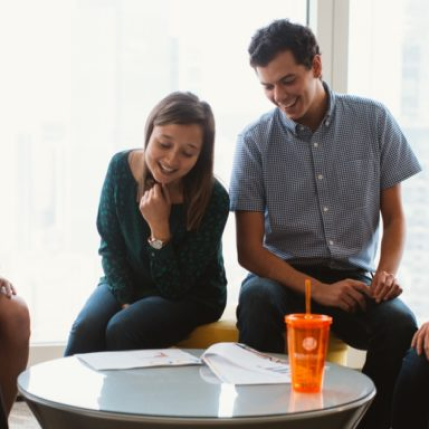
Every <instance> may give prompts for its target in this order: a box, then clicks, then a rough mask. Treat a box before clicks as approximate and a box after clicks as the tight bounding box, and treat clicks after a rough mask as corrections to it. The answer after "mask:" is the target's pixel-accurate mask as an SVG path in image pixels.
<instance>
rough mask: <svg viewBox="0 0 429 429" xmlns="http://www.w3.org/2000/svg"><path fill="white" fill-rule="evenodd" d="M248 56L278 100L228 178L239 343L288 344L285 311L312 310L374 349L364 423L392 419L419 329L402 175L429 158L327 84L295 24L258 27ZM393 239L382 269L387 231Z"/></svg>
mask: <svg viewBox="0 0 429 429" xmlns="http://www.w3.org/2000/svg"><path fill="white" fill-rule="evenodd" d="M249 54H250V64H251V66H252V67H253V68H254V70H255V72H256V76H257V78H258V80H259V82H260V84H261V85H262V88H263V90H264V92H265V95H266V96H267V97H268V99H269V100H270V101H272V102H273V104H275V106H276V108H275V109H274V110H273V111H271V112H268V113H266V114H265V115H263V116H262V117H261V118H259V120H258V121H256V122H255V123H253V124H251V125H249V126H248V127H247V128H246V129H245V130H244V131H243V132H242V134H241V135H240V136H239V139H238V142H237V148H236V154H235V161H234V167H233V172H232V178H231V184H230V198H231V210H232V211H235V212H236V222H237V250H238V258H239V262H240V264H241V265H242V266H243V267H244V268H246V269H247V270H248V271H249V275H248V277H247V278H246V279H245V280H244V281H243V284H242V286H241V290H240V296H239V305H238V309H237V317H238V323H237V325H238V328H239V330H240V337H239V341H240V342H243V343H246V344H248V345H250V346H252V347H254V348H256V349H259V350H262V351H270V352H283V351H284V348H285V341H284V333H285V325H284V315H285V314H289V313H295V312H303V311H304V306H305V300H304V288H305V286H304V285H305V279H306V278H310V279H311V282H312V298H313V303H312V309H313V312H315V313H323V314H328V315H331V316H332V317H333V325H332V331H333V332H335V333H336V335H337V336H338V337H340V338H342V339H343V340H344V341H345V342H347V343H348V344H350V345H351V346H353V347H356V348H359V349H365V350H368V353H367V359H366V362H365V365H364V367H363V372H364V373H366V374H367V375H368V376H370V377H371V378H372V380H373V381H374V383H375V385H376V387H377V392H378V393H377V396H376V399H375V400H374V402H373V404H372V406H371V408H370V410H369V411H368V413H367V414H366V416H365V417H364V419H363V421H362V422H361V426H360V427H362V428H363V427H364V428H374V429H375V428H376V429H383V428H389V427H390V406H391V399H392V390H393V386H394V382H395V379H396V376H397V373H398V371H399V368H400V365H401V360H402V357H403V355H404V354H405V351H406V350H407V349H408V347H409V344H410V341H411V338H412V336H413V334H414V332H415V331H416V329H417V326H416V322H415V318H414V316H413V314H412V313H411V311H410V310H409V309H408V308H407V307H406V306H405V305H404V303H402V302H401V301H400V300H399V299H398V298H397V297H398V296H399V295H400V294H401V292H402V288H401V286H400V285H399V283H398V280H397V279H396V272H397V270H398V266H399V263H400V259H401V255H402V250H403V246H404V238H405V219H404V214H403V211H402V203H401V193H400V183H401V181H403V180H405V179H406V178H408V177H410V176H412V175H414V174H416V173H417V172H419V171H420V169H421V168H420V165H419V163H418V161H417V159H416V157H415V156H414V154H413V152H412V150H411V148H410V147H409V145H408V143H407V141H406V139H405V137H404V135H403V134H402V132H401V130H400V129H399V126H398V124H397V123H396V121H395V120H394V118H393V117H392V116H391V114H390V113H389V112H388V111H387V109H386V108H384V106H382V105H381V104H380V103H377V102H375V101H372V100H368V99H363V98H358V97H354V96H349V95H338V94H335V93H333V92H332V91H331V89H330V88H329V87H328V86H327V85H326V83H324V82H323V80H322V59H321V54H320V50H319V46H318V44H317V41H316V40H315V37H314V35H313V33H312V32H311V31H310V30H309V29H308V28H306V27H304V26H301V25H297V24H293V23H291V22H289V21H288V20H277V21H274V22H272V23H271V24H270V25H268V26H267V27H265V28H261V29H260V30H258V31H257V32H256V33H255V35H254V37H253V38H252V41H251V43H250V46H249ZM380 214H381V217H382V225H383V236H382V241H381V249H380V258H379V261H378V264H377V266H375V263H374V259H375V255H376V251H377V248H378V231H379V226H380Z"/></svg>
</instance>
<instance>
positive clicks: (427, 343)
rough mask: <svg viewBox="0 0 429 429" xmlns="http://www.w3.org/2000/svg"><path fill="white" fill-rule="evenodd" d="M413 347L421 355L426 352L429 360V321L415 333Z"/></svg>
mask: <svg viewBox="0 0 429 429" xmlns="http://www.w3.org/2000/svg"><path fill="white" fill-rule="evenodd" d="M411 347H414V348H415V349H416V351H417V353H418V354H419V355H421V354H422V353H424V354H425V355H426V358H427V359H428V360H429V322H426V323H424V324H423V325H422V326H421V327H420V329H419V330H418V331H417V332H416V333H415V334H414V337H413V339H412V341H411Z"/></svg>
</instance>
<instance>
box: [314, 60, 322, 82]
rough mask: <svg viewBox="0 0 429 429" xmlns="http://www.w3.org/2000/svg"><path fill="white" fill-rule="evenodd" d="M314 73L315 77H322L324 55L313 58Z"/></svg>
mask: <svg viewBox="0 0 429 429" xmlns="http://www.w3.org/2000/svg"><path fill="white" fill-rule="evenodd" d="M313 74H314V77H316V78H320V77H322V56H321V55H315V56H314V58H313Z"/></svg>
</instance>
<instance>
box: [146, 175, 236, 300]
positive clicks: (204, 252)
mask: <svg viewBox="0 0 429 429" xmlns="http://www.w3.org/2000/svg"><path fill="white" fill-rule="evenodd" d="M212 192H213V193H212V198H211V199H210V202H209V205H208V208H207V211H206V214H205V215H204V217H203V219H202V222H201V224H200V226H199V228H198V229H197V230H193V231H189V232H186V233H185V237H184V238H183V239H182V240H180V242H175V240H174V239H173V240H172V241H171V242H170V243H168V244H167V245H166V246H165V247H163V248H162V249H160V250H155V249H152V248H150V246H149V245H148V246H149V258H150V270H151V277H152V279H153V281H154V283H155V284H156V288H157V290H158V292H159V293H160V295H161V296H163V297H165V298H168V299H172V300H177V299H180V298H181V297H183V296H185V295H186V294H188V293H189V292H190V291H191V290H192V289H193V288H194V287H210V283H211V282H212V280H213V279H212V278H211V276H215V271H216V268H215V267H218V266H219V262H222V263H223V261H219V257H221V256H220V255H221V242H222V234H223V231H224V229H225V225H226V221H227V218H228V214H229V196H228V193H227V192H226V190H225V189H224V188H223V186H222V185H220V183H219V182H215V184H214V187H213V191H212Z"/></svg>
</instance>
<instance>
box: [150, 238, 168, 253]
mask: <svg viewBox="0 0 429 429" xmlns="http://www.w3.org/2000/svg"><path fill="white" fill-rule="evenodd" d="M147 242H148V243H149V244H150V246H151V247H153V248H154V249H156V250H159V249H162V248H163V247H164V246H165V244H166V242H165V241H162V240H159V239H158V238H155V237H149V239H148V240H147Z"/></svg>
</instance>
